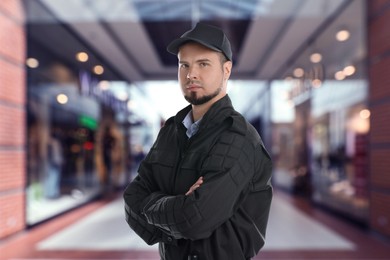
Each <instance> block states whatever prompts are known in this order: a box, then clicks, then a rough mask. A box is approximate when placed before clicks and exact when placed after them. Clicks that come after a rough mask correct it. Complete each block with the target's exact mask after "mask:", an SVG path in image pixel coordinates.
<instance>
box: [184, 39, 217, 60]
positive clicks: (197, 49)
mask: <svg viewBox="0 0 390 260" xmlns="http://www.w3.org/2000/svg"><path fill="white" fill-rule="evenodd" d="M219 55H220V53H219V52H217V51H214V50H212V49H210V48H207V47H205V46H203V45H202V44H199V43H196V42H187V43H184V44H183V45H182V46H180V48H179V52H178V54H177V56H178V58H179V60H180V59H182V58H188V57H199V56H204V58H206V57H207V58H209V59H214V58H219Z"/></svg>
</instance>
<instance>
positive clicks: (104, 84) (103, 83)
mask: <svg viewBox="0 0 390 260" xmlns="http://www.w3.org/2000/svg"><path fill="white" fill-rule="evenodd" d="M98 86H99V88H100V89H101V90H107V89H109V88H110V82H108V81H107V80H102V81H100V82H99V84H98Z"/></svg>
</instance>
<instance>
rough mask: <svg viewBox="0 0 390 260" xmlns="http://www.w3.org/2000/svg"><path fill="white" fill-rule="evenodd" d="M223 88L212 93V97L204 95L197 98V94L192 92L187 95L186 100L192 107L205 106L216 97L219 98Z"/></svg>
mask: <svg viewBox="0 0 390 260" xmlns="http://www.w3.org/2000/svg"><path fill="white" fill-rule="evenodd" d="M221 90H222V87H219V88H218V89H217V90H216V91H215V92H214V93H211V94H210V95H204V96H201V97H198V96H197V93H196V92H191V93H190V94H189V95H185V96H184V98H185V99H186V100H187V101H188V102H189V103H190V104H191V105H203V104H205V103H207V102H209V101H210V100H212V99H213V98H215V97H216V96H218V94H219V93H221Z"/></svg>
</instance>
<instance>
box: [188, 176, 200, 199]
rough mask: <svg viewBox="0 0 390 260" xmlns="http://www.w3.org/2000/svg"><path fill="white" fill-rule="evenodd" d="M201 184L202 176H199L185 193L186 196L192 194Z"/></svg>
mask: <svg viewBox="0 0 390 260" xmlns="http://www.w3.org/2000/svg"><path fill="white" fill-rule="evenodd" d="M202 183H203V176H200V177H199V179H198V180H197V181H196V182H195V183H194V185H192V186H191V188H190V189H189V190H188V191H187V192H186V196H188V195H190V194H191V193H193V192H194V190H196V189H197V188H199V187H200V185H201V184H202Z"/></svg>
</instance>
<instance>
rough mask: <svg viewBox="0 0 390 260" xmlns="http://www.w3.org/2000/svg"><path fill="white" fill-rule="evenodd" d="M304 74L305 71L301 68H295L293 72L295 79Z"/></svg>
mask: <svg viewBox="0 0 390 260" xmlns="http://www.w3.org/2000/svg"><path fill="white" fill-rule="evenodd" d="M304 73H305V71H304V70H303V69H302V68H296V69H295V70H294V72H293V74H294V76H295V77H297V78H300V77H302V76H303V74H304Z"/></svg>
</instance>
